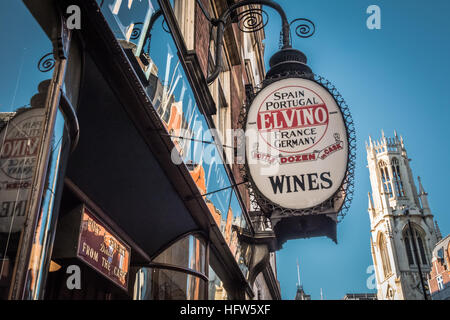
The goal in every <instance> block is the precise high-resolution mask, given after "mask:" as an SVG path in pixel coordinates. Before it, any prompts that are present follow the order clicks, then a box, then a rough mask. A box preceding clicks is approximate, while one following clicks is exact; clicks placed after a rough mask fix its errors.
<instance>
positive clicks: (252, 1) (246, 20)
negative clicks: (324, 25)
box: [197, 0, 315, 84]
mask: <svg viewBox="0 0 450 320" xmlns="http://www.w3.org/2000/svg"><path fill="white" fill-rule="evenodd" d="M197 3H198V5H199V6H200V8H201V11H202V12H203V15H204V16H205V17H206V19H207V20H208V21H209V22H210V23H211V24H212V27H213V28H216V29H217V30H216V44H215V67H214V69H213V71H212V72H211V74H209V75H208V77H207V79H206V81H207V83H208V84H210V83H212V82H213V81H214V80H215V79H216V78H217V77H218V76H219V74H220V72H221V71H222V49H223V38H224V31H225V28H226V27H227V26H228V25H229V22H230V20H231V18H232V14H235V17H236V18H237V20H238V28H239V30H240V31H242V32H256V31H258V30H261V29H262V28H264V27H265V26H266V25H267V22H268V14H267V13H266V12H265V11H264V10H263V9H262V8H249V9H246V10H244V11H242V12H236V10H237V9H239V8H241V7H244V6H250V5H261V6H268V7H271V8H272V9H275V10H276V11H277V12H278V14H279V15H280V17H281V49H289V48H291V34H290V32H291V31H290V30H291V29H290V28H291V25H292V24H293V23H297V22H299V21H303V23H302V24H300V25H299V26H297V27H296V29H295V31H296V35H297V36H299V37H301V38H308V37H310V36H312V35H313V34H314V32H315V25H314V23H313V22H312V21H311V20H309V19H303V18H301V19H295V20H293V21H292V22H291V23H289V22H288V20H287V17H286V13H285V12H284V10H283V8H281V6H280V5H279V4H278V3H276V2H273V1H271V0H244V1H241V2H238V3H235V4H233V5H231V6H230V7H229V8H228V9H227V10H225V11H224V12H223V13H222V14H221V16H220V17H219V18H218V19H214V18H211V17H210V16H209V14H208V11H207V10H206V9H205V7H204V6H203V3H202V2H201V1H200V0H197Z"/></svg>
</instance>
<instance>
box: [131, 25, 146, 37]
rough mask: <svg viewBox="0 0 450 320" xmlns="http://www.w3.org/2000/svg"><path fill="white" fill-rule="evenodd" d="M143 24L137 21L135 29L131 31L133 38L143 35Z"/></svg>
mask: <svg viewBox="0 0 450 320" xmlns="http://www.w3.org/2000/svg"><path fill="white" fill-rule="evenodd" d="M142 25H143V23H142V22H136V23H135V24H134V27H133V31H131V36H130V39H131V40H137V39H139V37H140V36H141V32H142Z"/></svg>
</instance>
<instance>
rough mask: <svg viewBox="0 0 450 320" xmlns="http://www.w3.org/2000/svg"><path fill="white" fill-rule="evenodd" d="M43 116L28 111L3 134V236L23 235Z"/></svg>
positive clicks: (0, 159) (0, 148) (0, 174)
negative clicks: (7, 234)
mask: <svg viewBox="0 0 450 320" xmlns="http://www.w3.org/2000/svg"><path fill="white" fill-rule="evenodd" d="M44 114H45V108H33V109H30V110H27V111H25V112H23V113H21V114H19V115H16V116H15V117H14V118H13V119H12V120H11V121H10V122H9V123H8V125H6V126H5V127H4V128H3V130H2V131H1V132H0V232H6V233H8V232H17V231H20V230H21V228H22V226H23V224H24V222H25V218H26V207H27V203H28V198H29V196H30V190H31V185H32V180H33V174H34V170H35V168H36V162H37V153H38V151H39V150H38V149H39V141H40V136H41V132H42V124H43V123H44Z"/></svg>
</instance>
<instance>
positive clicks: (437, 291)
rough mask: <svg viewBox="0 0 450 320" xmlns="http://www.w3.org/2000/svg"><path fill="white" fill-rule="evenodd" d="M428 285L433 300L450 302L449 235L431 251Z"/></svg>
mask: <svg viewBox="0 0 450 320" xmlns="http://www.w3.org/2000/svg"><path fill="white" fill-rule="evenodd" d="M431 263H432V267H431V272H430V274H429V278H428V283H429V287H430V293H431V298H432V299H433V300H450V270H449V268H450V235H448V236H446V237H445V238H444V239H442V240H441V241H439V242H438V243H437V244H436V247H435V248H434V249H433V258H432V260H431Z"/></svg>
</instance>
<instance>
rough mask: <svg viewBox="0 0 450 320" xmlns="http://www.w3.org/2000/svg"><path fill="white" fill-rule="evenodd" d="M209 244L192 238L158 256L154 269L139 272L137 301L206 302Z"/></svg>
mask: <svg viewBox="0 0 450 320" xmlns="http://www.w3.org/2000/svg"><path fill="white" fill-rule="evenodd" d="M206 257H207V255H206V244H205V242H204V240H203V239H202V238H201V237H199V236H197V235H189V236H186V237H184V238H182V239H180V240H178V241H177V242H176V243H174V244H173V245H171V246H170V247H169V248H167V249H166V250H164V251H163V252H162V253H161V254H159V255H158V256H157V257H156V258H155V259H154V260H153V261H152V266H151V267H144V268H141V269H139V270H138V271H137V273H136V280H135V286H134V299H136V300H203V299H205V298H206V290H207V276H206V266H207V261H206Z"/></svg>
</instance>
